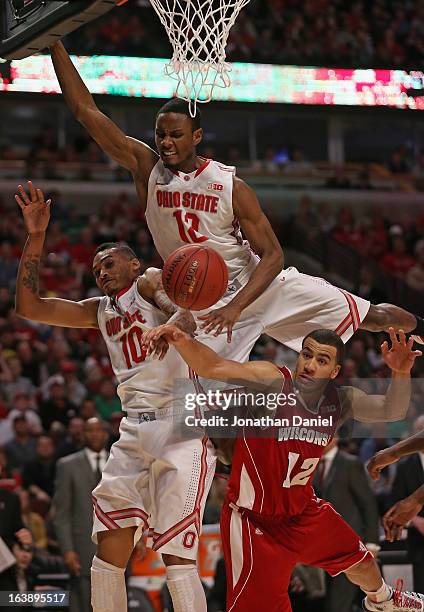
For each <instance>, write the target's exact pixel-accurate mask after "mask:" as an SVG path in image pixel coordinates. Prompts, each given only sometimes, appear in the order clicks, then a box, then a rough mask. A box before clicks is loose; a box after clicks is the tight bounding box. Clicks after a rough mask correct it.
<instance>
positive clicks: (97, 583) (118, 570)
mask: <svg viewBox="0 0 424 612" xmlns="http://www.w3.org/2000/svg"><path fill="white" fill-rule="evenodd" d="M91 605H92V606H93V612H117V611H118V610H119V612H127V589H126V586H125V569H124V568H122V567H115V566H114V565H111V564H110V563H107V562H106V561H102V559H99V558H98V557H94V558H93V562H92V564H91Z"/></svg>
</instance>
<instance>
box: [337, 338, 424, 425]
mask: <svg viewBox="0 0 424 612" xmlns="http://www.w3.org/2000/svg"><path fill="white" fill-rule="evenodd" d="M389 333H390V341H391V347H389V344H388V342H387V341H385V342H383V344H382V345H381V352H382V354H383V357H384V361H385V362H386V365H388V367H389V368H390V370H391V383H390V385H389V388H388V389H387V393H386V395H368V394H367V393H364V392H363V391H361V390H360V389H355V388H353V387H350V388H348V398H349V400H348V401H349V402H350V416H351V417H353V418H354V419H356V420H358V421H361V422H363V423H374V422H376V421H385V422H392V421H400V420H402V419H404V418H405V417H406V414H407V412H408V408H409V403H410V400H411V369H412V367H413V365H414V363H415V360H416V358H417V357H420V356H421V355H422V353H421V351H413V350H412V345H413V342H414V340H413V338H410V339H409V340H408V341H407V340H406V336H405V332H403V331H402V330H399V332H398V336H399V337H398V336H397V335H396V333H395V330H394V329H393V327H391V328H390V329H389Z"/></svg>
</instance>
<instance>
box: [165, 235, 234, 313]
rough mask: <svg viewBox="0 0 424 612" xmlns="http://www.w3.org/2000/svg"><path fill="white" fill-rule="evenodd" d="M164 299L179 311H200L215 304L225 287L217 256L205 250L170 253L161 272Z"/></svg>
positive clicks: (224, 274)
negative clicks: (166, 298)
mask: <svg viewBox="0 0 424 612" xmlns="http://www.w3.org/2000/svg"><path fill="white" fill-rule="evenodd" d="M162 283H163V288H164V289H165V291H166V294H167V295H168V297H169V298H170V299H171V300H172V301H173V302H174V303H175V304H177V306H180V307H181V308H187V309H188V310H203V309H204V308H209V307H210V306H213V305H214V304H216V302H217V301H218V300H219V299H220V298H221V297H222V296H223V295H224V293H225V290H226V288H227V285H228V271H227V266H226V265H225V262H224V260H223V259H222V257H221V255H220V254H219V253H217V251H214V249H211V248H209V247H206V246H197V245H190V246H183V247H180V248H179V249H177V250H176V251H174V252H173V253H171V255H170V256H169V257H168V258H167V260H166V261H165V264H164V266H163V270H162Z"/></svg>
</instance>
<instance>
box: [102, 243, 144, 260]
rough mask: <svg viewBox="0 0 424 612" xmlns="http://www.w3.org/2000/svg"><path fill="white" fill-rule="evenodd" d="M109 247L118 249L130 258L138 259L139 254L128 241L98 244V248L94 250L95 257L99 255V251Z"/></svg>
mask: <svg viewBox="0 0 424 612" xmlns="http://www.w3.org/2000/svg"><path fill="white" fill-rule="evenodd" d="M108 249H116V250H117V251H119V252H121V253H122V254H125V255H126V256H127V257H128V259H138V257H137V255H136V254H135V253H134V251H133V250H132V248H131V247H130V246H129V244H127V243H126V242H103V244H101V245H100V246H98V247H97V249H96V250H95V251H94V257H95V256H96V255H98V253H101V252H102V251H107V250H108Z"/></svg>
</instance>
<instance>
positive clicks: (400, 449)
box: [367, 430, 424, 480]
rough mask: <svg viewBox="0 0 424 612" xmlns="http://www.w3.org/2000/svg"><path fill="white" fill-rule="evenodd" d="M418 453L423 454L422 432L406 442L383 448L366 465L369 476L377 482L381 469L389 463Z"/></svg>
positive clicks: (423, 441)
mask: <svg viewBox="0 0 424 612" xmlns="http://www.w3.org/2000/svg"><path fill="white" fill-rule="evenodd" d="M419 452H421V453H422V452H424V430H423V431H419V432H418V433H416V434H415V435H413V436H410V437H409V438H406V440H401V441H400V442H398V443H397V444H394V445H393V446H389V448H384V449H383V450H381V451H379V452H378V453H376V454H375V455H374V456H373V457H371V459H370V460H369V462H368V465H367V469H368V472H369V475H370V476H371V478H372V479H373V480H378V479H379V478H380V472H381V470H382V469H383V468H385V467H386V466H388V465H390V464H391V463H396V461H399V459H401V458H402V457H406V456H407V455H413V454H414V453H419Z"/></svg>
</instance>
